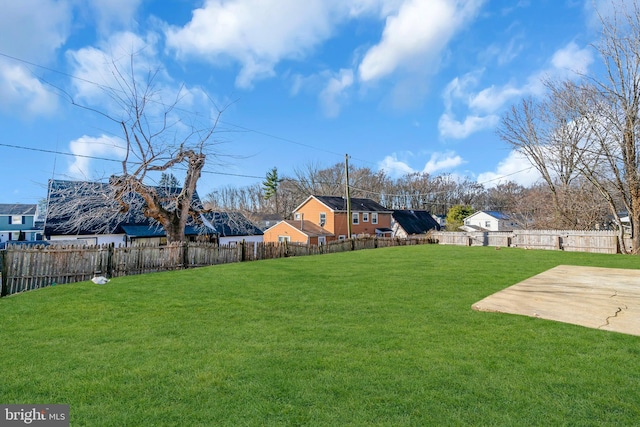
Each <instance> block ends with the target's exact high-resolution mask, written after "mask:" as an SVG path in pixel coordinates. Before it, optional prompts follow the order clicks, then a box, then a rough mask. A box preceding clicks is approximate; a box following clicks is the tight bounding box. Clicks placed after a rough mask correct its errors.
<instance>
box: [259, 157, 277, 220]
mask: <svg viewBox="0 0 640 427" xmlns="http://www.w3.org/2000/svg"><path fill="white" fill-rule="evenodd" d="M279 184H280V179H279V178H278V168H276V167H274V168H273V169H271V170H270V171H269V172H267V178H266V179H265V180H264V182H263V183H262V187H263V190H264V199H265V200H269V199H271V198H274V200H275V208H276V213H278V185H279Z"/></svg>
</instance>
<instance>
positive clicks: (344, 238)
mask: <svg viewBox="0 0 640 427" xmlns="http://www.w3.org/2000/svg"><path fill="white" fill-rule="evenodd" d="M338 240H347V236H345V235H344V234H341V235H339V236H338Z"/></svg>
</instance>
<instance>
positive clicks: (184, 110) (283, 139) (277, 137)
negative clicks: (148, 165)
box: [0, 52, 375, 164]
mask: <svg viewBox="0 0 640 427" xmlns="http://www.w3.org/2000/svg"><path fill="white" fill-rule="evenodd" d="M0 56H1V57H4V58H7V59H11V60H13V61H17V62H21V63H23V64H27V65H30V66H32V67H37V68H40V69H43V70H46V71H50V72H52V73H56V74H60V75H62V76H65V77H68V78H70V79H74V80H79V81H81V82H84V83H88V84H91V85H94V86H97V87H99V88H100V89H103V90H109V91H113V92H118V91H121V90H120V89H115V88H112V87H110V86H107V85H103V84H100V83H98V82H95V81H92V80H89V79H85V78H82V77H79V76H76V75H73V74H69V73H66V72H64V71H60V70H56V69H54V68H51V67H47V66H44V65H41V64H36V63H34V62H31V61H27V60H25V59H22V58H18V57H16V56H13V55H9V54H6V53H3V52H0ZM36 77H37V76H36ZM45 83H47V82H46V81H45ZM47 84H49V85H50V86H52V87H54V88H56V89H58V90H60V91H62V90H61V89H60V88H57V87H55V86H53V85H51V84H50V83H47ZM62 92H64V91H62ZM65 95H67V96H69V97H70V95H69V94H66V92H65ZM152 101H153V102H156V103H159V104H160V105H163V106H166V105H165V104H164V103H162V102H160V101H157V100H152ZM176 110H179V111H183V112H185V113H189V114H193V115H196V116H200V115H201V113H198V112H195V111H190V110H187V109H184V108H181V107H176ZM220 123H222V124H226V125H228V126H233V127H235V128H238V129H242V130H244V131H247V132H251V133H255V134H257V135H262V136H266V137H268V138H272V139H276V140H279V141H282V142H287V143H289V144H294V145H298V146H301V147H306V148H309V149H312V150H316V151H321V152H324V153H328V154H332V155H335V156H340V157H342V156H343V155H344V153H337V152H335V151H331V150H327V149H324V148H319V147H315V146H313V145H310V144H305V143H302V142H299V141H295V140H293V139H291V138H285V137H281V136H278V135H274V134H271V133H268V132H264V131H261V130H258V129H253V128H250V127H247V126H243V125H238V124H235V123H231V122H228V121H226V120H220ZM352 158H353V159H355V160H358V161H360V162H363V163H368V164H375V163H374V162H371V161H367V160H363V159H359V158H357V157H352Z"/></svg>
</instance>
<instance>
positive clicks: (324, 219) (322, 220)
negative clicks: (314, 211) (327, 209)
mask: <svg viewBox="0 0 640 427" xmlns="http://www.w3.org/2000/svg"><path fill="white" fill-rule="evenodd" d="M326 223H327V214H326V213H324V212H320V227H324V225H325V224H326Z"/></svg>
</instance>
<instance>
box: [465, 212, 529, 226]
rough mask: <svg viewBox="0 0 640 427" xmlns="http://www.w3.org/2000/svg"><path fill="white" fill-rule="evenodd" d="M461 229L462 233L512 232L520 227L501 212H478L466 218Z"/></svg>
mask: <svg viewBox="0 0 640 427" xmlns="http://www.w3.org/2000/svg"><path fill="white" fill-rule="evenodd" d="M461 228H462V229H463V230H464V231H513V230H516V229H518V228H520V227H519V226H518V223H517V221H515V220H514V219H512V218H511V217H510V216H509V215H507V214H505V213H503V212H498V211H478V212H476V213H474V214H472V215H469V216H468V217H466V218H465V219H464V225H463V226H462V227H461Z"/></svg>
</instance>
